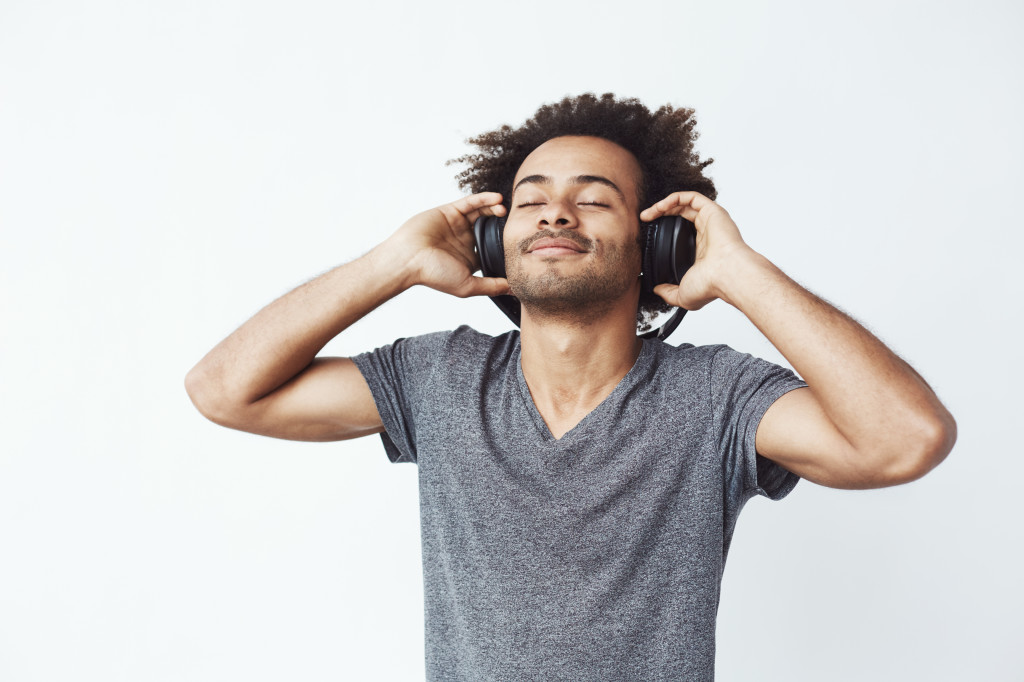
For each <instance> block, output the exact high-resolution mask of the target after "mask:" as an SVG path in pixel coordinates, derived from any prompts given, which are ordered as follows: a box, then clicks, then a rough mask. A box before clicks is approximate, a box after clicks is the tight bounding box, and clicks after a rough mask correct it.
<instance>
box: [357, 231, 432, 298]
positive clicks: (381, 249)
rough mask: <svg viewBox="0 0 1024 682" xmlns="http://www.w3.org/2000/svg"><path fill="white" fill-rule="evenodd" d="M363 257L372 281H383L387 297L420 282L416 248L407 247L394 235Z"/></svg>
mask: <svg viewBox="0 0 1024 682" xmlns="http://www.w3.org/2000/svg"><path fill="white" fill-rule="evenodd" d="M363 258H364V259H365V260H366V265H367V267H368V268H369V269H370V272H371V273H372V274H371V277H372V281H376V282H382V283H385V285H386V287H387V289H388V297H389V298H390V297H391V296H397V295H398V294H400V293H402V292H403V291H405V290H406V289H410V288H412V287H413V286H415V285H417V284H419V283H420V277H419V269H418V268H417V266H416V250H412V249H409V248H408V247H406V246H405V245H404V244H402V243H401V242H400V241H396V240H395V239H394V237H389V238H388V239H385V240H384V241H383V242H381V243H380V244H377V246H375V247H373V248H372V249H371V250H370V251H369V252H368V253H367V254H366V255H365V256H363Z"/></svg>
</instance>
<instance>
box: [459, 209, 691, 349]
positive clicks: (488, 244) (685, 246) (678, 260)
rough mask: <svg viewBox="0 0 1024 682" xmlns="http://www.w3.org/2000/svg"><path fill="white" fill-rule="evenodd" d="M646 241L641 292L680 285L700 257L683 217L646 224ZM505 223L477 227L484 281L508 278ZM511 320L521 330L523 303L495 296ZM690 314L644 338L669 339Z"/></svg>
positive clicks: (480, 222) (487, 220)
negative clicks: (490, 278)
mask: <svg viewBox="0 0 1024 682" xmlns="http://www.w3.org/2000/svg"><path fill="white" fill-rule="evenodd" d="M644 227H645V228H646V230H647V232H646V237H645V239H644V262H643V273H642V274H641V275H640V277H641V282H640V286H641V289H642V290H643V291H645V292H653V291H654V287H656V286H657V285H659V284H679V282H680V281H682V279H683V275H685V274H686V271H687V270H689V269H690V266H691V265H693V260H694V258H695V257H696V254H697V230H696V229H694V227H693V223H691V222H689V221H688V220H685V219H684V218H683V217H682V216H677V215H669V216H662V217H661V218H658V219H657V220H655V221H654V222H653V223H646V224H645V225H644ZM504 229H505V219H504V218H499V217H498V216H480V217H479V218H477V219H476V223H475V224H474V225H473V236H474V237H476V251H477V253H478V254H480V272H481V274H483V276H484V277H504V276H505V245H504V242H503V241H502V232H503V231H504ZM491 300H492V301H494V305H496V306H498V307H499V308H500V309H501V311H502V312H503V313H505V314H506V315H508V319H510V320H512V322H513V323H515V325H516V326H517V327H518V326H519V324H520V321H521V319H522V318H521V311H520V308H519V301H518V300H516V298H515V297H514V296H508V295H506V296H492V297H491ZM685 314H686V310H684V309H683V308H676V309H675V311H673V313H672V316H671V317H670V318H669V319H668V322H666V323H665V324H663V325H662V326H661V327H659V328H658V329H652V330H651V331H649V332H646V333H644V334H640V337H641V338H644V339H653V338H658V339H662V340H664V339H667V338H668V335H669V334H671V333H672V332H674V331H675V329H676V327H678V326H679V323H680V322H682V321H683V315H685Z"/></svg>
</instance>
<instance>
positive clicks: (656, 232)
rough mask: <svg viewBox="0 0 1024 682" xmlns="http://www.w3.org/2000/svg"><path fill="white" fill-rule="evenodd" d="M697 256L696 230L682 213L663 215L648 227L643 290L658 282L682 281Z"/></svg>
mask: <svg viewBox="0 0 1024 682" xmlns="http://www.w3.org/2000/svg"><path fill="white" fill-rule="evenodd" d="M696 256H697V230H696V229H695V228H694V227H693V223H691V222H689V221H688V220H685V219H684V218H683V217H682V216H677V215H670V216H662V217H661V218H658V219H657V220H655V221H654V222H653V223H650V224H649V226H648V228H647V239H646V244H645V248H644V275H643V282H642V284H643V288H644V291H654V287H656V286H658V285H659V284H679V282H681V281H682V279H683V275H685V274H686V271H687V270H689V269H690V267H691V266H692V265H693V261H694V259H695V258H696Z"/></svg>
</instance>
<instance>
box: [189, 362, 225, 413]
mask: <svg viewBox="0 0 1024 682" xmlns="http://www.w3.org/2000/svg"><path fill="white" fill-rule="evenodd" d="M219 386H220V384H219V382H218V381H217V380H216V379H215V378H214V377H212V376H210V374H209V373H208V372H207V371H206V370H205V369H204V368H203V366H202V363H200V364H198V365H196V366H195V367H193V368H192V369H191V370H189V373H188V374H186V375H185V392H186V393H187V394H188V397H189V400H191V401H192V404H193V405H194V406H195V408H196V409H197V410H199V413H200V414H201V415H203V416H204V417H206V418H207V419H209V420H210V421H212V422H214V423H215V424H220V425H221V426H230V425H231V423H232V417H231V415H232V414H233V413H234V410H233V409H232V408H231V403H230V401H228V400H226V399H225V397H224V392H223V391H222V390H220V388H219Z"/></svg>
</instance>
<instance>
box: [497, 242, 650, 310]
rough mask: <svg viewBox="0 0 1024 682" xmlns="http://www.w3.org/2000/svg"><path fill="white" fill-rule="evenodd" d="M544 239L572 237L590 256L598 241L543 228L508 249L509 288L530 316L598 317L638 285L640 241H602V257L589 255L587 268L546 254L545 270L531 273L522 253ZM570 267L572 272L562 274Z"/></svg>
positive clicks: (506, 268)
mask: <svg viewBox="0 0 1024 682" xmlns="http://www.w3.org/2000/svg"><path fill="white" fill-rule="evenodd" d="M545 237H553V238H556V239H568V240H570V241H572V242H574V243H576V244H578V245H579V246H581V247H582V248H584V249H586V252H587V253H589V254H593V253H594V251H595V246H597V245H598V244H597V243H595V242H593V241H592V240H589V239H586V238H585V237H583V236H581V235H579V234H577V233H576V232H575V231H574V230H562V231H547V230H545V231H543V232H538V233H536V234H534V235H532V236H531V237H530V238H529V239H524V240H522V241H521V242H519V243H518V244H516V245H515V248H513V249H511V250H510V253H509V256H508V258H507V262H506V264H505V271H506V273H507V279H508V286H509V290H510V291H511V293H512V295H513V296H515V297H516V298H517V299H519V302H520V303H521V304H522V306H523V307H524V308H526V309H527V310H529V312H530V313H531V314H533V315H537V316H540V317H558V318H563V319H566V318H567V319H581V320H582V319H587V318H593V317H596V316H600V315H601V314H602V313H605V312H607V311H608V310H610V309H611V308H612V306H613V305H614V303H615V302H616V301H617V300H619V299H620V298H621V297H622V296H623V295H624V294H626V293H627V292H628V291H629V290H630V288H631V287H632V286H633V285H634V284H635V283H636V280H637V275H638V274H639V272H640V258H641V254H640V245H639V243H638V242H633V241H631V242H626V243H624V244H606V245H604V246H605V248H604V251H603V253H601V254H600V259H594V258H593V257H592V256H591V257H589V258H588V261H589V262H588V263H587V264H586V266H585V267H583V268H580V267H579V265H577V264H574V263H573V264H570V263H564V264H563V263H561V262H560V260H561V259H560V258H557V257H549V258H543V257H542V258H541V259H540V263H541V264H543V271H542V272H540V273H537V274H533V275H529V274H527V273H526V272H525V271H524V267H523V256H524V255H525V254H526V252H527V251H528V250H529V248H530V246H531V245H532V244H533V243H534V242H536V241H537V240H539V239H543V238H545ZM602 244H603V243H602ZM535 265H536V264H535ZM563 265H564V266H565V267H563ZM570 268H571V269H572V270H573V272H571V273H566V272H564V271H565V270H569V269H570ZM535 269H538V268H536V267H535Z"/></svg>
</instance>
